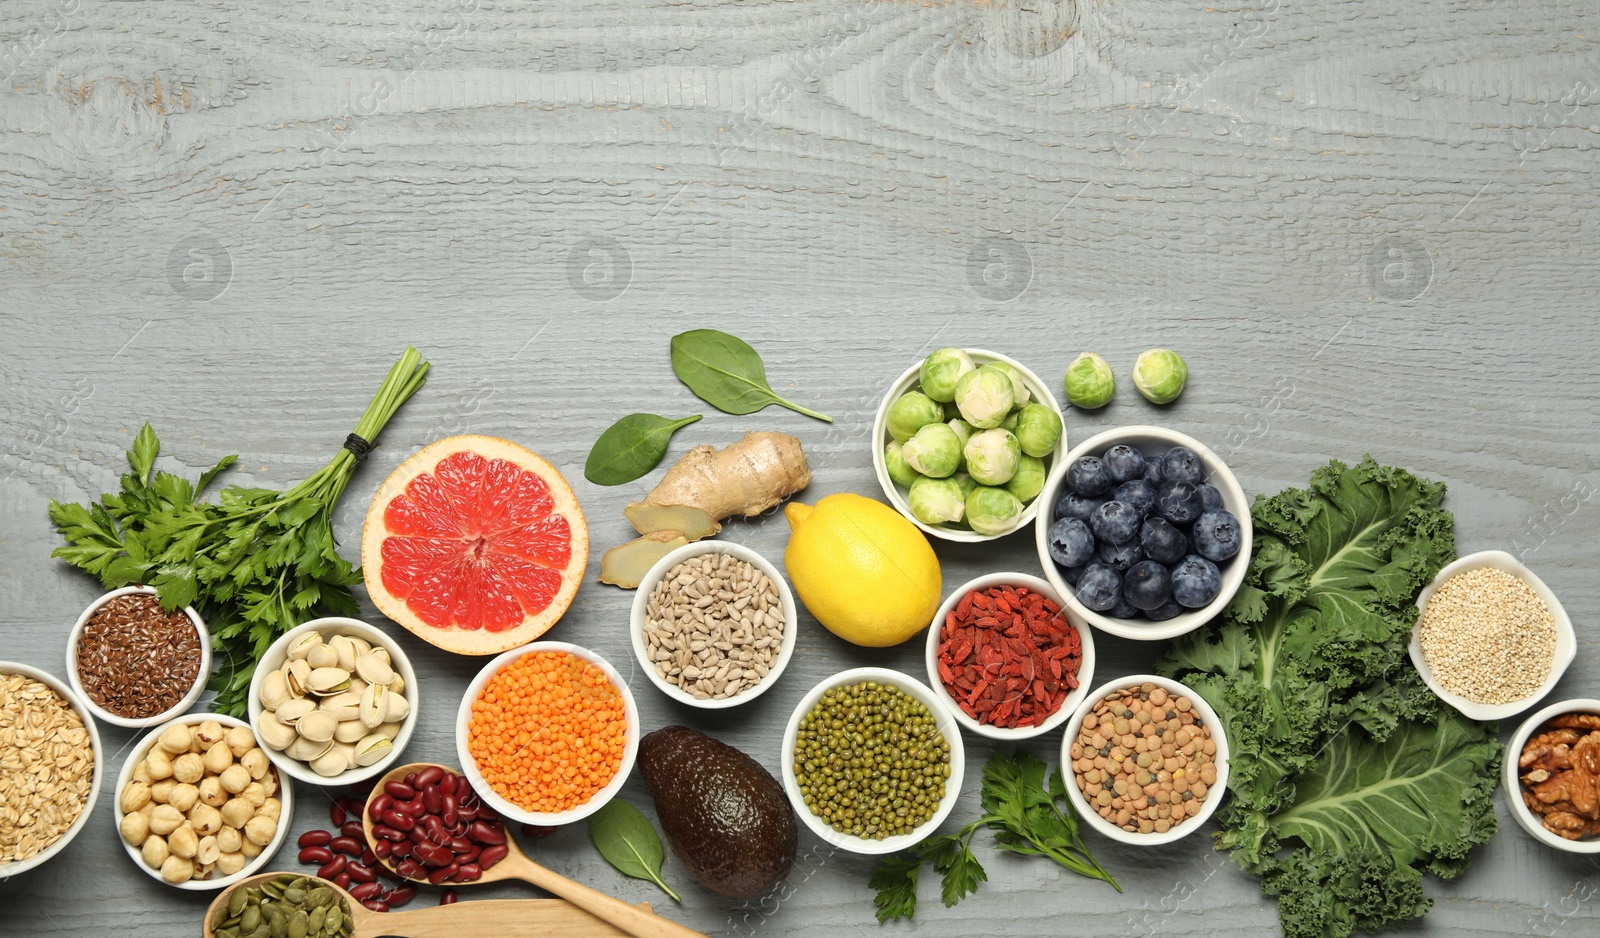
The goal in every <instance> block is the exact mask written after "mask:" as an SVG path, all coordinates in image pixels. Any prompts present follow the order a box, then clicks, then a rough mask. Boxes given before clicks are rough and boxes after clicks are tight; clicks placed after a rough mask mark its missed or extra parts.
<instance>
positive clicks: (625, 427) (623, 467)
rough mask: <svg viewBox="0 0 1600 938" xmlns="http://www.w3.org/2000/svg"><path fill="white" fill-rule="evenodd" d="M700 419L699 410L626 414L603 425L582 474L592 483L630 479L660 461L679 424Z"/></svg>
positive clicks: (686, 423)
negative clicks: (676, 414) (674, 415)
mask: <svg viewBox="0 0 1600 938" xmlns="http://www.w3.org/2000/svg"><path fill="white" fill-rule="evenodd" d="M699 419H700V415H699V414H695V415H694V416H692V417H685V418H683V419H682V420H669V419H667V418H666V417H658V416H656V415H655V414H629V415H628V416H626V417H623V418H622V419H621V420H618V421H617V422H616V423H614V424H612V425H611V426H609V427H607V428H606V431H605V432H604V433H602V434H600V438H599V439H598V440H595V441H594V446H593V447H592V448H591V449H590V450H589V458H588V459H587V460H586V461H585V462H584V464H583V477H584V478H585V479H588V480H589V481H590V482H593V483H594V484H595V485H621V484H623V483H624V482H632V481H633V480H634V479H637V478H639V477H640V476H642V475H644V474H645V473H647V472H649V471H650V470H651V469H654V468H655V467H656V464H657V463H659V462H661V457H663V456H665V455H667V444H668V443H669V442H670V441H671V440H672V434H674V433H676V432H677V431H678V428H679V427H687V426H688V425H689V424H691V423H694V422H695V421H696V420H699Z"/></svg>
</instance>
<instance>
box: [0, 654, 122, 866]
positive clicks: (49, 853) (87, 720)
mask: <svg viewBox="0 0 1600 938" xmlns="http://www.w3.org/2000/svg"><path fill="white" fill-rule="evenodd" d="M0 674H21V675H23V676H25V677H29V678H32V679H33V680H35V681H38V682H39V683H41V684H44V685H45V686H47V687H49V688H50V689H51V690H53V691H55V692H56V693H58V694H60V695H61V699H63V700H65V701H66V702H67V703H69V704H71V705H72V709H73V710H75V711H77V714H78V719H80V720H82V721H83V728H84V729H85V730H87V731H88V733H89V742H90V744H91V745H93V746H94V774H93V775H92V776H91V777H90V779H89V796H88V797H87V798H85V799H84V802H83V811H82V812H81V813H79V814H78V819H77V820H75V821H73V822H72V826H70V827H68V828H67V830H66V832H65V833H63V834H62V835H61V836H60V837H59V838H57V840H56V842H55V843H53V844H51V845H50V846H48V847H46V848H44V849H43V850H41V851H39V852H38V853H36V854H34V855H33V856H31V857H29V858H27V859H26V860H18V861H16V862H15V863H6V864H0V881H4V880H7V879H10V878H11V877H13V876H15V875H17V874H18V873H26V872H27V871H28V870H31V869H33V868H34V867H36V866H39V865H41V864H43V863H45V862H46V861H48V860H49V859H50V858H51V857H53V856H55V855H56V854H58V853H60V852H61V851H62V850H64V849H66V846H67V844H69V843H72V838H74V837H76V836H78V832H79V831H81V830H83V828H84V825H85V824H88V823H89V815H91V814H93V813H94V803H95V801H97V800H98V799H99V797H100V781H101V779H102V778H103V777H104V773H105V762H106V751H105V749H104V748H103V747H101V745H100V731H99V730H98V729H96V728H95V725H94V717H93V716H92V715H91V714H90V712H89V705H88V704H87V703H86V702H85V701H84V700H83V698H81V697H79V696H78V695H77V694H76V693H74V692H73V690H72V688H70V687H68V686H67V685H66V683H65V682H64V681H62V680H61V679H60V678H58V677H56V676H55V675H53V674H50V673H49V672H47V671H41V670H39V669H38V668H34V667H30V666H28V665H25V664H19V663H17V662H15V661H0Z"/></svg>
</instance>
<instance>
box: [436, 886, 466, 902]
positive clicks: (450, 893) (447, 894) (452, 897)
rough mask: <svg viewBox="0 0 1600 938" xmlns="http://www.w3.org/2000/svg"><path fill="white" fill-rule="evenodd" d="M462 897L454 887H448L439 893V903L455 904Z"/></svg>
mask: <svg viewBox="0 0 1600 938" xmlns="http://www.w3.org/2000/svg"><path fill="white" fill-rule="evenodd" d="M460 898H461V897H460V896H458V895H456V891H455V890H454V889H446V890H445V891H444V892H442V893H440V894H439V904H440V905H455V904H456V902H457V901H458V900H460Z"/></svg>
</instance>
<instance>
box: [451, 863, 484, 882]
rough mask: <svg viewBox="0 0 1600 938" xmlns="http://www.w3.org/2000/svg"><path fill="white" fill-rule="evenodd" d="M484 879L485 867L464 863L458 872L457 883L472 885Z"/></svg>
mask: <svg viewBox="0 0 1600 938" xmlns="http://www.w3.org/2000/svg"><path fill="white" fill-rule="evenodd" d="M481 878H483V867H482V866H480V865H478V864H476V863H463V864H461V867H460V868H459V869H457V870H456V877H455V882H458V883H470V882H474V881H476V880H478V879H481Z"/></svg>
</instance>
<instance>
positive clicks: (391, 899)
mask: <svg viewBox="0 0 1600 938" xmlns="http://www.w3.org/2000/svg"><path fill="white" fill-rule="evenodd" d="M416 897H417V887H415V886H396V887H394V888H393V889H390V890H388V891H387V892H385V893H384V894H383V901H384V902H387V903H389V908H391V909H392V908H394V907H395V906H397V905H405V904H406V903H407V902H410V901H411V900H412V899H415V898H416Z"/></svg>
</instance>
